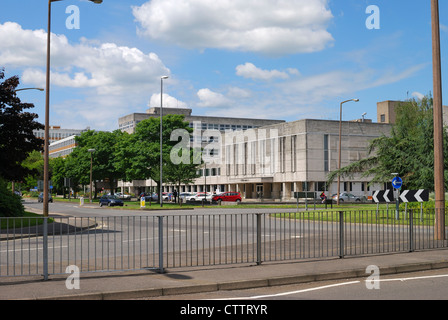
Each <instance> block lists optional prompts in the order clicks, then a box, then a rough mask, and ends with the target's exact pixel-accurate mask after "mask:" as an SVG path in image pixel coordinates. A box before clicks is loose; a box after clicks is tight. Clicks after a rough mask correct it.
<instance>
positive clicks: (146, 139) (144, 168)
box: [121, 115, 198, 190]
mask: <svg viewBox="0 0 448 320" xmlns="http://www.w3.org/2000/svg"><path fill="white" fill-rule="evenodd" d="M176 129H181V130H185V131H186V132H188V133H191V132H192V129H191V128H190V127H189V123H188V122H185V121H184V116H183V115H167V116H164V117H163V122H162V165H163V181H164V182H165V183H166V182H171V183H176V184H180V183H188V182H190V181H192V179H194V178H196V168H197V167H198V164H195V163H194V162H193V161H192V162H190V163H191V164H179V165H177V164H174V163H173V162H172V161H171V151H172V149H173V147H175V146H176V145H177V144H178V143H179V142H178V141H171V134H172V133H173V131H174V130H176ZM129 141H130V142H131V143H129V144H128V146H127V149H126V150H127V152H129V153H128V155H129V156H131V157H132V163H130V164H129V166H128V169H127V175H126V177H127V179H129V180H145V179H152V180H154V181H155V182H156V184H157V189H158V190H159V188H160V119H159V118H149V119H146V120H144V121H142V122H140V123H139V124H138V125H137V128H136V131H135V133H134V134H133V137H132V138H129ZM123 147H124V148H125V147H126V146H124V145H122V148H123ZM121 154H122V155H123V151H121ZM189 157H190V159H191V157H192V155H191V154H190V155H189ZM121 167H122V168H123V165H121Z"/></svg>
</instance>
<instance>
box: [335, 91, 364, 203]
mask: <svg viewBox="0 0 448 320" xmlns="http://www.w3.org/2000/svg"><path fill="white" fill-rule="evenodd" d="M350 101H354V102H358V101H359V99H350V100H346V101H343V102H341V105H340V107H339V160H338V170H341V149H342V105H343V104H344V103H347V102H350ZM337 197H338V202H337V204H338V205H339V199H340V198H341V173H340V172H339V173H338V194H337Z"/></svg>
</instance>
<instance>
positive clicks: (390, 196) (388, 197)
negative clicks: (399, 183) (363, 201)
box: [372, 190, 394, 203]
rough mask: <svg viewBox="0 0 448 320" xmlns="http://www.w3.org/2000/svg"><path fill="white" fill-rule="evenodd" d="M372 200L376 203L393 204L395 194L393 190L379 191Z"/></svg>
mask: <svg viewBox="0 0 448 320" xmlns="http://www.w3.org/2000/svg"><path fill="white" fill-rule="evenodd" d="M372 199H373V201H374V202H376V203H380V202H392V201H394V193H393V191H392V190H379V191H374V192H373V195H372Z"/></svg>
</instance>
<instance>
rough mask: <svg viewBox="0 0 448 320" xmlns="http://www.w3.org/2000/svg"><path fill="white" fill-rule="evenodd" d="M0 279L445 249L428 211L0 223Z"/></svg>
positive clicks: (6, 219) (314, 212)
mask: <svg viewBox="0 0 448 320" xmlns="http://www.w3.org/2000/svg"><path fill="white" fill-rule="evenodd" d="M1 222H8V223H7V226H6V227H4V228H3V229H2V230H1V231H0V240H1V241H0V277H4V276H29V275H39V276H40V275H42V276H43V277H44V279H48V276H49V275H50V274H64V273H66V268H67V267H68V266H70V265H76V266H77V267H78V268H79V270H80V272H104V271H127V270H142V269H151V270H156V271H159V272H163V271H164V270H165V269H166V268H178V267H196V266H211V265H223V264H238V263H256V264H261V263H263V262H269V261H285V260H299V259H314V258H327V257H341V258H342V257H345V256H356V255H366V254H383V253H392V252H407V251H415V250H425V249H436V248H446V247H447V241H446V240H437V239H435V235H434V211H425V212H423V211H420V210H418V211H412V210H408V211H406V212H400V214H399V215H396V214H395V211H391V210H385V211H375V210H374V211H344V212H342V211H341V212H338V211H325V212H324V211H305V212H290V213H276V214H273V213H271V214H269V213H255V214H252V213H247V214H246V213H242V214H226V213H218V214H180V215H165V216H152V215H151V216H149V215H148V216H116V217H100V218H98V217H92V218H76V217H55V218H20V219H17V218H15V219H13V218H0V223H1Z"/></svg>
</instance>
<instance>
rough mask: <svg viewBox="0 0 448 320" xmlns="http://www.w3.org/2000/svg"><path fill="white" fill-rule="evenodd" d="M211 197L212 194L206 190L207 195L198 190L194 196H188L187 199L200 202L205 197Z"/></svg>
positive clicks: (206, 198) (209, 199)
mask: <svg viewBox="0 0 448 320" xmlns="http://www.w3.org/2000/svg"><path fill="white" fill-rule="evenodd" d="M212 198H213V194H211V193H210V192H207V195H206V194H205V192H198V193H196V194H195V195H194V196H192V197H190V199H189V201H191V202H201V201H203V200H204V199H205V201H211V200H212Z"/></svg>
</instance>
